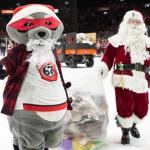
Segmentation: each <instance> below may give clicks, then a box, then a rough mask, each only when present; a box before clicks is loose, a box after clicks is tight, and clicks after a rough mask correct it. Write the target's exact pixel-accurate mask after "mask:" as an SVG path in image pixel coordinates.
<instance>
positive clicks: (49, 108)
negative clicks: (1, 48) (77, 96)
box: [0, 4, 69, 150]
mask: <svg viewBox="0 0 150 150" xmlns="http://www.w3.org/2000/svg"><path fill="white" fill-rule="evenodd" d="M63 30H64V26H63V23H62V22H61V20H60V19H59V18H58V16H57V15H56V14H55V10H54V8H53V6H51V5H44V4H28V5H24V6H19V7H17V8H16V9H15V10H14V13H13V16H12V18H11V20H10V21H9V23H8V24H7V26H6V31H7V33H8V35H9V37H10V38H11V40H13V41H14V42H16V43H17V45H16V46H14V47H13V48H12V49H11V50H9V52H8V54H7V56H6V57H4V58H3V59H2V60H0V79H4V78H6V77H7V83H6V86H5V89H4V93H3V99H4V100H3V102H4V103H3V107H2V111H1V112H2V113H3V114H6V115H7V116H8V123H9V127H10V131H11V133H12V135H13V147H14V149H15V150H48V149H49V150H58V149H59V145H60V143H61V140H62V135H63V122H64V115H65V112H66V110H67V106H69V103H68V101H67V97H66V96H67V94H66V90H65V88H64V86H65V85H64V81H63V79H62V78H61V70H60V68H61V67H60V64H59V63H58V59H57V56H56V52H55V50H54V45H55V43H56V42H57V40H58V39H59V38H60V36H61V35H62V32H63Z"/></svg>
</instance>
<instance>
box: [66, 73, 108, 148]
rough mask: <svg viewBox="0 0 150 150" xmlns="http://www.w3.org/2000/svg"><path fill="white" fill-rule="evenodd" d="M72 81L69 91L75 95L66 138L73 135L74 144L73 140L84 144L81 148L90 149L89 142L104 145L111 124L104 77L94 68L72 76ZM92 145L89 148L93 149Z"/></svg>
mask: <svg viewBox="0 0 150 150" xmlns="http://www.w3.org/2000/svg"><path fill="white" fill-rule="evenodd" d="M71 83H72V86H71V87H70V88H69V89H68V93H69V96H70V95H71V97H72V99H73V102H72V104H71V105H72V107H73V110H72V111H68V112H67V114H66V123H65V130H64V133H65V140H68V139H71V141H72V145H73V141H74V143H76V144H77V143H78V144H77V145H78V146H80V147H82V148H81V150H82V149H83V150H84V149H85V150H86V148H87V146H89V145H92V147H96V144H99V145H101V144H100V143H102V142H104V140H105V136H106V131H107V125H108V107H107V102H106V98H105V93H104V89H103V84H102V80H101V78H100V76H98V74H97V73H96V72H95V71H94V70H92V71H90V72H88V74H86V75H85V74H84V75H83V76H82V75H80V76H78V77H77V78H75V79H72V80H71ZM79 141H80V142H79ZM94 143H95V145H94ZM76 144H74V146H73V147H72V150H74V149H75V148H74V147H75V145H76ZM93 145H94V146H93ZM92 147H91V149H89V150H92ZM78 149H79V148H78Z"/></svg>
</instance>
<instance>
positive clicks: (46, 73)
mask: <svg viewBox="0 0 150 150" xmlns="http://www.w3.org/2000/svg"><path fill="white" fill-rule="evenodd" d="M38 70H39V73H40V75H41V78H42V79H44V80H47V81H50V82H51V81H56V80H57V78H58V73H57V69H56V66H55V64H53V63H52V62H49V63H46V64H44V65H42V66H38Z"/></svg>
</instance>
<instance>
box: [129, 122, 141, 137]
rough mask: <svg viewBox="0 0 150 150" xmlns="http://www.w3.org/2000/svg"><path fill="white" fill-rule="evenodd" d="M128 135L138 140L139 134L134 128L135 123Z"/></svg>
mask: <svg viewBox="0 0 150 150" xmlns="http://www.w3.org/2000/svg"><path fill="white" fill-rule="evenodd" d="M130 133H131V135H132V136H133V137H135V138H140V132H139V131H138V129H137V127H136V123H134V124H133V126H132V128H131V129H130Z"/></svg>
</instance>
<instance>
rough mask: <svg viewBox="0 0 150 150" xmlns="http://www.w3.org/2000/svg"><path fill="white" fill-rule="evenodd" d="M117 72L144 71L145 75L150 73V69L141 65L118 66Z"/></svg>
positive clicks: (116, 67) (116, 66)
mask: <svg viewBox="0 0 150 150" xmlns="http://www.w3.org/2000/svg"><path fill="white" fill-rule="evenodd" d="M114 68H115V70H136V71H143V72H145V73H149V71H150V68H149V67H145V66H144V65H142V64H140V63H135V64H116V65H115V67H114Z"/></svg>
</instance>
